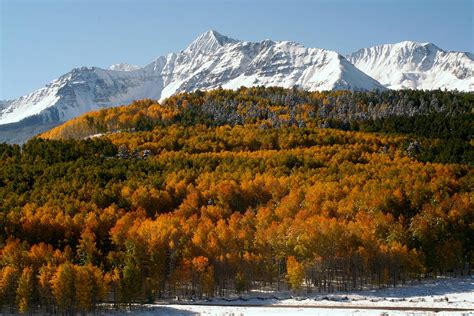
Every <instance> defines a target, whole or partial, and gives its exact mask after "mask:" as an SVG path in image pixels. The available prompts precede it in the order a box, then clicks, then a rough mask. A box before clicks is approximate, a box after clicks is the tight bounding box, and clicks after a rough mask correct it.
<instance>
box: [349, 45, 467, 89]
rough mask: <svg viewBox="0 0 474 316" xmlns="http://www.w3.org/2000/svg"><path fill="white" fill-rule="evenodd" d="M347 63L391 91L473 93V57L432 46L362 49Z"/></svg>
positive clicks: (390, 46)
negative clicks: (406, 89) (455, 90)
mask: <svg viewBox="0 0 474 316" xmlns="http://www.w3.org/2000/svg"><path fill="white" fill-rule="evenodd" d="M347 59H348V60H349V61H350V62H351V63H353V64H354V65H355V66H356V67H357V68H359V69H360V70H362V71H363V72H365V73H366V74H368V75H370V76H371V77H373V78H375V79H377V80H378V81H379V82H380V83H382V84H383V85H385V86H386V87H388V88H390V89H405V88H408V89H428V90H431V89H448V90H454V89H457V90H460V91H473V90H474V58H473V55H472V54H471V53H462V52H447V51H444V50H442V49H441V48H439V47H437V46H436V45H434V44H432V43H416V42H410V41H405V42H400V43H397V44H386V45H380V46H374V47H370V48H363V49H360V50H358V51H357V52H354V53H352V54H350V55H348V56H347Z"/></svg>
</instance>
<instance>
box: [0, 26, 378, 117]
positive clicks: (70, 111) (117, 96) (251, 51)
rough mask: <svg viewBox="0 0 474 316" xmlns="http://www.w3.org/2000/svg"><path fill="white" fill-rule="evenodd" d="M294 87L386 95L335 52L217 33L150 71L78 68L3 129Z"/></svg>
mask: <svg viewBox="0 0 474 316" xmlns="http://www.w3.org/2000/svg"><path fill="white" fill-rule="evenodd" d="M242 85H243V86H255V85H266V86H270V85H271V86H281V87H293V86H295V85H297V86H299V87H301V88H303V89H307V90H332V89H352V90H374V89H384V87H383V86H382V85H380V84H379V83H378V82H377V81H375V80H374V79H372V78H370V77H369V76H367V75H366V74H364V73H363V72H362V71H360V70H358V69H357V68H355V67H354V66H353V65H352V64H351V63H349V62H348V61H347V60H346V59H345V58H344V57H343V56H341V55H339V54H338V53H336V52H333V51H328V50H324V49H317V48H305V47H303V46H302V45H300V44H297V43H293V42H273V41H270V40H265V41H263V42H260V43H252V42H244V41H238V40H234V39H231V38H229V37H226V36H223V35H221V34H219V33H217V32H216V31H208V32H206V33H204V34H202V35H200V36H199V37H198V38H197V39H196V40H195V41H194V42H192V43H191V45H189V46H188V47H187V48H186V49H185V50H183V51H181V52H178V53H172V54H169V55H167V56H162V57H159V58H157V59H156V60H155V61H154V62H152V63H150V64H149V65H146V66H144V67H138V66H132V65H128V64H115V65H112V66H111V67H110V68H109V69H107V70H106V69H101V68H97V67H92V68H86V67H83V68H77V69H73V70H72V71H71V72H69V73H67V74H65V75H63V76H61V77H60V78H59V79H57V80H54V81H53V82H51V83H50V84H48V85H47V86H45V87H43V88H41V89H39V90H36V91H34V92H32V93H30V94H29V95H26V96H23V97H20V98H18V99H16V100H12V101H7V102H6V103H4V105H2V106H1V107H0V124H8V123H13V122H18V121H21V120H22V119H25V118H27V117H30V116H32V115H41V117H42V119H43V121H44V120H46V121H66V120H68V119H71V118H73V117H76V116H78V115H80V114H81V113H84V112H87V111H91V110H94V109H97V108H102V107H110V106H114V105H120V104H127V103H129V102H131V101H132V100H134V99H141V98H153V99H163V98H165V97H168V96H170V95H172V94H174V93H176V92H182V91H193V90H196V89H212V88H216V87H219V86H222V87H223V88H238V87H240V86H242Z"/></svg>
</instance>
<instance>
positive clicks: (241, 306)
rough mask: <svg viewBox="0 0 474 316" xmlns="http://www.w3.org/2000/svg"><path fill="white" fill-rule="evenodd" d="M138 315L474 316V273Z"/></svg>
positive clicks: (176, 305)
mask: <svg viewBox="0 0 474 316" xmlns="http://www.w3.org/2000/svg"><path fill="white" fill-rule="evenodd" d="M130 313H131V314H136V315H173V316H174V315H235V316H236V315H265V314H272V315H379V316H380V315H463V316H464V315H466V316H467V315H470V316H474V277H464V278H439V279H437V280H431V281H424V282H422V283H418V284H412V285H410V286H400V287H397V288H387V289H380V290H365V291H357V292H348V293H336V294H329V295H324V294H312V295H311V294H310V295H300V296H292V295H291V293H289V292H282V293H278V294H268V293H257V292H255V293H251V294H249V295H244V296H242V297H240V298H239V297H235V298H228V299H213V300H206V301H192V302H191V301H166V302H161V303H158V304H153V305H147V306H145V307H144V309H143V310H140V311H134V312H128V314H130Z"/></svg>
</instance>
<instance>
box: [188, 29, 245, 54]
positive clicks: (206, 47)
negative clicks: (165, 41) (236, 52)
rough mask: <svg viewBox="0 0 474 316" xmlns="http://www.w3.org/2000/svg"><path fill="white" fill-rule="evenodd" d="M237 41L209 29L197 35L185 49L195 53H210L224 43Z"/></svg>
mask: <svg viewBox="0 0 474 316" xmlns="http://www.w3.org/2000/svg"><path fill="white" fill-rule="evenodd" d="M236 42H238V41H237V40H235V39H233V38H230V37H227V36H225V35H222V34H220V33H219V32H217V31H215V30H209V31H207V32H205V33H202V34H201V35H199V36H198V37H197V38H196V39H195V40H194V41H193V42H192V43H191V45H189V46H188V48H186V51H189V52H192V53H193V54H195V53H204V54H209V53H212V52H214V51H216V50H218V49H219V48H221V47H222V46H224V45H226V44H232V43H236Z"/></svg>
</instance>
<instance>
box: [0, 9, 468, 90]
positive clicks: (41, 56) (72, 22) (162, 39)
mask: <svg viewBox="0 0 474 316" xmlns="http://www.w3.org/2000/svg"><path fill="white" fill-rule="evenodd" d="M209 29H215V30H217V31H218V32H220V33H222V34H224V35H227V36H230V37H233V38H236V39H242V40H251V41H260V40H263V39H266V38H270V39H273V40H292V41H296V42H300V43H302V44H304V45H305V46H308V47H320V48H326V49H332V50H336V51H338V52H340V53H343V54H345V53H348V52H351V51H354V50H357V49H359V48H362V47H367V46H372V45H377V44H382V43H394V42H398V41H402V40H414V41H419V42H433V43H435V44H437V45H438V46H439V47H441V48H443V49H446V50H459V51H470V52H473V51H474V49H473V45H474V44H473V41H474V40H473V31H474V26H473V1H472V0H446V1H436V0H431V1H429V0H428V1H427V0H424V1H422V0H403V1H395V0H385V1H384V0H378V1H377V0H370V1H369V0H361V1H349V0H346V1H343V0H335V1H334V0H333V1H329V0H327V1H304V0H292V1H291V0H286V1H282V0H260V1H259V0H241V1H237V0H212V1H211V0H189V1H184V0H174V1H172V0H170V1H151V0H148V1H140V0H135V1H134V0H95V1H93V0H82V1H79V0H0V99H10V98H16V97H18V96H21V95H24V94H26V93H29V92H31V91H33V90H35V89H38V88H40V87H42V86H44V85H45V84H47V83H48V82H49V81H51V80H53V79H55V78H57V77H59V76H60V75H62V74H64V73H66V72H68V71H69V70H71V69H72V68H74V67H79V66H98V67H108V66H109V65H110V64H113V63H118V62H128V63H131V64H137V65H144V64H147V63H149V62H151V61H152V60H153V59H155V58H156V57H158V56H160V55H163V54H166V53H170V52H173V51H179V50H181V49H184V48H185V47H186V46H187V45H188V44H189V43H190V42H191V41H192V40H194V39H195V38H196V37H197V36H198V35H199V34H201V33H203V32H205V31H207V30H209Z"/></svg>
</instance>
